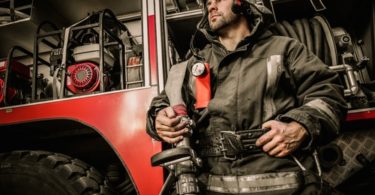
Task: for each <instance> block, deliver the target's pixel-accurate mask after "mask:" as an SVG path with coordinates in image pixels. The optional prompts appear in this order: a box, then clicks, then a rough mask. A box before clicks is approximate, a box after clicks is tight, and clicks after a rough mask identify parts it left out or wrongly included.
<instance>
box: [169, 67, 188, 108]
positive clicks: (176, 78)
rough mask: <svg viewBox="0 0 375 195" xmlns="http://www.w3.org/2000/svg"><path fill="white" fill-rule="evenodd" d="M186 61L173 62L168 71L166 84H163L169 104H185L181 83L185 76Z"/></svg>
mask: <svg viewBox="0 0 375 195" xmlns="http://www.w3.org/2000/svg"><path fill="white" fill-rule="evenodd" d="M187 64H188V61H187V60H186V61H183V62H181V63H179V64H175V65H173V66H172V67H171V69H170V70H169V72H168V79H167V84H166V85H165V92H166V94H167V96H168V99H169V102H170V105H171V106H173V105H177V104H185V103H184V100H183V99H182V93H181V90H182V83H183V81H184V78H185V73H186V69H187Z"/></svg>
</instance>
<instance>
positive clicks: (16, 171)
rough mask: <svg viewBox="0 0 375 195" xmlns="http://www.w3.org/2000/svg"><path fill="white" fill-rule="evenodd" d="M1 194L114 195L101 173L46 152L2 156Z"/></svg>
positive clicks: (20, 152)
mask: <svg viewBox="0 0 375 195" xmlns="http://www.w3.org/2000/svg"><path fill="white" fill-rule="evenodd" d="M0 194H8V195H21V194H22V195H35V194H40V195H42V194H45V195H47V194H55V195H78V194H79V195H86V194H90V195H91V194H95V195H99V194H112V193H111V191H110V189H109V187H108V186H106V184H105V183H104V180H103V177H102V176H101V175H100V173H99V172H98V171H97V170H95V169H94V168H93V167H91V166H89V165H88V164H86V163H84V162H82V161H80V160H78V159H74V158H72V157H69V156H66V155H63V154H58V153H52V152H46V151H14V152H10V153H2V154H0Z"/></svg>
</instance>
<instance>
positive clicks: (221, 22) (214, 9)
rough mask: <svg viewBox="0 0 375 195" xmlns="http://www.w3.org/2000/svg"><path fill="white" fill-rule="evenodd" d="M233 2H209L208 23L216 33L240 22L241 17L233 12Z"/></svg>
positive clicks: (211, 0) (214, 0)
mask: <svg viewBox="0 0 375 195" xmlns="http://www.w3.org/2000/svg"><path fill="white" fill-rule="evenodd" d="M232 3H233V0H207V2H206V6H207V10H208V22H209V25H210V28H211V30H212V31H214V32H220V31H222V30H225V29H226V28H227V27H229V26H230V25H231V24H233V23H235V22H236V21H238V19H239V16H238V15H236V14H234V13H233V12H232V9H231V8H232Z"/></svg>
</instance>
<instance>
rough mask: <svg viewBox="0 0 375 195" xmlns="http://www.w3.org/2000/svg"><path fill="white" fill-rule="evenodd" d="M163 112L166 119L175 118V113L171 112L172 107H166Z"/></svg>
mask: <svg viewBox="0 0 375 195" xmlns="http://www.w3.org/2000/svg"><path fill="white" fill-rule="evenodd" d="M164 111H165V114H166V115H167V117H168V118H174V117H176V112H175V111H174V110H173V108H172V107H166V108H165V109H164Z"/></svg>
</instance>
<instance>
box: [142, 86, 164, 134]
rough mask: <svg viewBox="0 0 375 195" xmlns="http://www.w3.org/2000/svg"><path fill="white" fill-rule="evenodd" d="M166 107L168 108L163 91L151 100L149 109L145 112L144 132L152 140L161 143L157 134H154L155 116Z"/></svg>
mask: <svg viewBox="0 0 375 195" xmlns="http://www.w3.org/2000/svg"><path fill="white" fill-rule="evenodd" d="M168 106H169V100H168V97H167V95H166V93H165V91H163V92H162V93H160V94H159V95H158V96H156V97H154V98H153V99H152V101H151V105H150V108H149V110H148V112H147V124H146V131H147V133H148V134H149V135H150V136H151V137H152V138H154V139H156V140H158V141H161V138H160V137H159V136H158V134H157V133H156V129H155V118H156V114H157V113H158V112H159V110H161V109H163V108H165V107H168Z"/></svg>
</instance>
